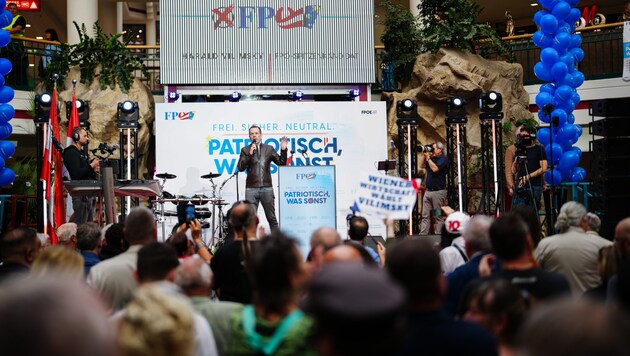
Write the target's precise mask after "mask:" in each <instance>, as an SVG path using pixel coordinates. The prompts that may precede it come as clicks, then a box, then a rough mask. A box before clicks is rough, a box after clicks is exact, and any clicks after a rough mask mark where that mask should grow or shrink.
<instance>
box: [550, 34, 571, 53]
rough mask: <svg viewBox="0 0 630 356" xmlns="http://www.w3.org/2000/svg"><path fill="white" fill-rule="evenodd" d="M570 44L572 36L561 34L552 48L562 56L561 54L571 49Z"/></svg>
mask: <svg viewBox="0 0 630 356" xmlns="http://www.w3.org/2000/svg"><path fill="white" fill-rule="evenodd" d="M570 44H571V35H569V34H568V33H566V32H560V33H558V34H556V36H555V37H554V39H553V45H552V46H553V48H554V49H555V50H556V51H558V54H560V52H565V51H566V50H567V49H568V48H569V45H570Z"/></svg>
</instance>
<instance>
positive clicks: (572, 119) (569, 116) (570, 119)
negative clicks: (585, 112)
mask: <svg viewBox="0 0 630 356" xmlns="http://www.w3.org/2000/svg"><path fill="white" fill-rule="evenodd" d="M567 122H568V123H569V124H573V123H575V115H573V114H569V115H568V116H567Z"/></svg>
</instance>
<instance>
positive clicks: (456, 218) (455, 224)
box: [445, 211, 470, 235]
mask: <svg viewBox="0 0 630 356" xmlns="http://www.w3.org/2000/svg"><path fill="white" fill-rule="evenodd" d="M468 220H470V216H469V215H468V214H466V213H461V212H459V211H456V212H454V213H452V214H451V215H449V216H448V217H447V218H446V222H445V224H446V231H448V232H449V233H451V234H460V235H461V234H462V233H463V232H464V228H465V227H466V224H467V223H468Z"/></svg>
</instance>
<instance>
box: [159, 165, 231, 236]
mask: <svg viewBox="0 0 630 356" xmlns="http://www.w3.org/2000/svg"><path fill="white" fill-rule="evenodd" d="M220 176H221V174H219V173H208V174H204V175H202V176H200V178H201V179H209V180H210V185H211V186H212V194H211V196H209V197H208V196H206V195H205V194H195V195H192V196H184V195H173V194H171V193H169V192H167V191H166V190H164V186H165V185H166V182H167V180H170V179H175V178H177V176H176V175H175V174H171V173H167V172H164V173H158V174H156V175H155V177H156V178H159V179H161V180H162V181H161V182H160V191H161V192H162V194H161V195H160V196H158V197H157V199H155V200H154V201H153V212H154V214H155V218H156V221H157V222H158V223H160V224H161V225H162V238H163V239H164V240H166V237H167V236H168V235H167V233H166V217H178V218H179V217H180V216H179V215H178V211H180V210H181V212H180V215H182V218H183V217H185V216H186V214H185V211H186V208H187V207H189V206H193V207H194V211H195V218H196V219H197V220H198V221H199V222H200V223H201V227H202V229H208V228H210V232H211V239H210V241H209V242H208V241H206V243H207V244H208V245H209V246H211V247H214V246H215V245H220V244H222V243H223V241H224V239H225V237H226V235H227V223H226V221H225V220H226V219H225V215H224V212H223V207H224V206H225V205H229V204H228V203H226V202H225V200H223V199H221V188H223V186H224V185H225V183H226V182H227V181H228V180H230V178H232V177H230V178H228V179H226V181H225V182H223V184H222V185H221V187H217V184H216V183H215V182H214V179H215V178H218V177H220ZM165 203H172V204H174V205H175V206H177V210H176V211H165V210H164V204H165ZM209 205H211V206H212V209H210V207H209ZM208 220H210V221H208ZM217 222H218V225H217V224H216V223H217ZM179 223H180V219H178V222H177V224H179ZM204 240H205V239H204Z"/></svg>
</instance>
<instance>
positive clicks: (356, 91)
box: [348, 89, 361, 101]
mask: <svg viewBox="0 0 630 356" xmlns="http://www.w3.org/2000/svg"><path fill="white" fill-rule="evenodd" d="M359 95H361V91H360V90H359V89H352V90H350V91H348V98H350V100H353V101H354V98H357V97H359Z"/></svg>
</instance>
